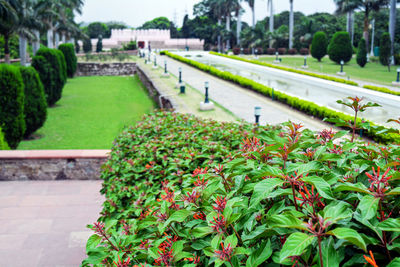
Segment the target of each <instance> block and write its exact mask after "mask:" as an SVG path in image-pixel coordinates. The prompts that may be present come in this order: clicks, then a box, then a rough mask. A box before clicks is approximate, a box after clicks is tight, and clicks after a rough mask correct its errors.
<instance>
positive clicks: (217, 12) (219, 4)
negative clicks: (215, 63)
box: [209, 0, 224, 53]
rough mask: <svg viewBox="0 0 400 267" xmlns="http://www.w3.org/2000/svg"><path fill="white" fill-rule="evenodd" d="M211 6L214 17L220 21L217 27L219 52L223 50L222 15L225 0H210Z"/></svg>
mask: <svg viewBox="0 0 400 267" xmlns="http://www.w3.org/2000/svg"><path fill="white" fill-rule="evenodd" d="M209 8H210V10H211V13H212V15H213V17H214V18H216V19H217V21H218V27H217V33H218V36H217V40H218V52H219V53H221V52H222V46H221V24H222V22H221V20H222V16H223V15H224V5H223V0H210V2H209Z"/></svg>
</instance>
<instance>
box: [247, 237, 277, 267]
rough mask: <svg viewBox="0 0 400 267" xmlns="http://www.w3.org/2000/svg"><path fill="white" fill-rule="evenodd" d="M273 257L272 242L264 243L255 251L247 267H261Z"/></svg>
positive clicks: (248, 260)
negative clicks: (260, 266)
mask: <svg viewBox="0 0 400 267" xmlns="http://www.w3.org/2000/svg"><path fill="white" fill-rule="evenodd" d="M271 255H272V249H271V240H269V239H268V241H267V242H265V241H264V242H262V243H261V245H260V247H259V248H258V249H257V250H255V251H254V252H253V253H252V254H251V255H250V257H249V258H248V259H247V261H246V266H247V267H253V266H259V265H261V264H262V263H264V262H265V261H266V260H268V258H269V257H271Z"/></svg>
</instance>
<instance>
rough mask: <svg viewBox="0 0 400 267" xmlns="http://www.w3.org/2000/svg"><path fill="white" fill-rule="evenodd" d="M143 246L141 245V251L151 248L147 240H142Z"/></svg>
mask: <svg viewBox="0 0 400 267" xmlns="http://www.w3.org/2000/svg"><path fill="white" fill-rule="evenodd" d="M140 242H141V244H140V245H139V248H140V249H148V248H149V247H150V243H149V240H148V239H146V240H145V241H143V240H141V241H140Z"/></svg>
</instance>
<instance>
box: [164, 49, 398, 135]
mask: <svg viewBox="0 0 400 267" xmlns="http://www.w3.org/2000/svg"><path fill="white" fill-rule="evenodd" d="M165 55H167V56H169V57H171V58H173V59H176V60H179V61H181V62H184V63H186V64H188V65H191V66H193V67H195V68H198V69H200V70H203V71H205V72H208V73H210V74H212V75H214V76H217V77H219V78H222V79H224V80H228V81H231V82H234V83H236V84H239V85H241V86H243V87H245V88H248V89H251V90H254V91H256V92H258V93H261V94H263V95H266V96H268V97H271V95H272V92H274V93H273V94H274V98H275V99H276V100H277V101H279V102H282V103H284V104H287V105H289V106H291V107H293V108H295V109H297V110H300V111H302V112H304V113H306V114H309V115H311V116H314V117H317V118H320V119H324V118H329V119H342V120H345V121H353V116H350V115H347V114H344V113H341V112H337V111H335V110H332V109H330V108H326V107H323V106H319V105H317V104H315V103H314V102H311V101H307V100H303V99H300V98H297V97H294V96H289V95H287V94H285V93H282V92H279V91H276V90H274V91H273V89H272V88H271V87H268V86H266V85H263V84H260V83H257V82H255V81H253V80H251V79H247V78H244V77H241V76H239V75H234V74H232V73H230V72H227V71H221V70H219V69H217V68H215V67H212V66H209V65H206V64H203V63H200V62H197V61H194V60H191V59H188V58H185V57H181V56H178V55H175V54H173V53H170V52H168V51H165ZM357 121H358V122H359V123H362V120H361V119H358V120H357ZM364 122H368V121H365V120H364ZM369 123H370V125H371V126H376V124H374V123H372V122H369ZM380 130H382V129H379V130H378V129H374V128H371V129H370V130H369V131H367V132H366V135H367V136H369V137H371V138H373V139H374V140H376V141H378V142H383V143H392V142H394V141H396V142H400V138H399V137H398V135H397V134H387V133H385V134H382V133H380V132H379V131H380ZM391 130H392V131H393V132H394V131H395V130H394V129H391Z"/></svg>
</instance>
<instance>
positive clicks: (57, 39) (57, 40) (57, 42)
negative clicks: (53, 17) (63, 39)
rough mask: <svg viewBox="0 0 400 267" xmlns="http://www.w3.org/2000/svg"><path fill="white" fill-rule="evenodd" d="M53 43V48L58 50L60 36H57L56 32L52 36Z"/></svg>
mask: <svg viewBox="0 0 400 267" xmlns="http://www.w3.org/2000/svg"><path fill="white" fill-rule="evenodd" d="M54 43H55V46H54V48H58V46H59V45H60V34H58V32H56V33H55V35H54Z"/></svg>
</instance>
